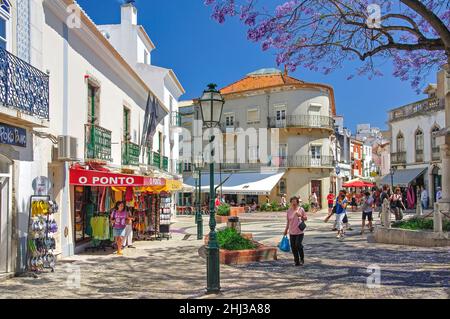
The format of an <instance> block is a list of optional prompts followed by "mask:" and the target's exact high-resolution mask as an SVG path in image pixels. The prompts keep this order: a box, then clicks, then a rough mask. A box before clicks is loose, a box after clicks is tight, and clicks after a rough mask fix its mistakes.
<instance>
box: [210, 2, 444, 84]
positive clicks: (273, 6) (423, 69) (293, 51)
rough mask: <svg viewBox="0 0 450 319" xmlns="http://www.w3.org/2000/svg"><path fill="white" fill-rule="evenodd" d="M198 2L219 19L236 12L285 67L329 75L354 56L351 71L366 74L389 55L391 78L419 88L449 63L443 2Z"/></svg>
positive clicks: (253, 36)
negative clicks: (355, 63) (354, 67)
mask: <svg viewBox="0 0 450 319" xmlns="http://www.w3.org/2000/svg"><path fill="white" fill-rule="evenodd" d="M204 1H205V4H206V5H209V6H212V7H213V8H214V11H213V14H212V17H213V18H214V19H215V20H217V21H218V22H219V23H224V22H225V19H226V18H227V17H231V16H237V17H238V18H239V19H240V20H241V21H242V22H243V23H244V24H245V25H247V26H248V38H249V39H250V40H251V41H254V42H260V43H261V45H262V49H263V50H269V49H274V50H275V51H276V54H277V57H276V61H277V64H278V65H285V66H286V67H287V68H288V69H289V70H290V71H294V70H295V69H296V68H297V67H299V66H302V67H306V68H309V69H311V70H316V71H322V72H324V73H325V74H327V73H329V72H332V71H333V70H336V69H339V68H341V67H343V66H344V64H345V62H346V61H351V60H355V59H359V60H361V61H362V62H361V66H360V67H358V69H357V70H356V74H359V75H368V76H369V77H372V76H374V75H381V72H380V71H379V68H378V67H379V66H380V65H381V63H383V62H384V61H385V60H391V61H392V62H393V65H394V73H393V74H394V76H396V77H399V78H401V79H402V80H405V81H410V82H411V83H412V86H413V87H414V88H415V89H417V90H419V88H420V86H421V85H422V84H423V80H424V78H425V76H426V75H427V74H428V73H429V72H430V71H431V70H435V69H436V68H437V67H441V66H442V65H444V64H446V63H449V62H450V31H449V25H450V1H449V0H439V1H438V0H424V1H419V0H396V1H394V0H380V1H375V0H373V1H366V0H291V1H286V0H204ZM353 73H354V72H353ZM351 77H353V74H350V75H349V78H351Z"/></svg>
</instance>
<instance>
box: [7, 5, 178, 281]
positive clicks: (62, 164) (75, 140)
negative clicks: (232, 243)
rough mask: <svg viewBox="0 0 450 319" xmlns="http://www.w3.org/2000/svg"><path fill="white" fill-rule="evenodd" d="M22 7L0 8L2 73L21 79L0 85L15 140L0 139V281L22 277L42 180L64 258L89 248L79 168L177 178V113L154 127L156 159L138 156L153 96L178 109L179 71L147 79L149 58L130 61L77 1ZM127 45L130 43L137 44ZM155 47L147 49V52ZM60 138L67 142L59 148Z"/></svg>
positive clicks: (164, 106) (162, 104) (58, 250)
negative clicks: (75, 172) (75, 174)
mask: <svg viewBox="0 0 450 319" xmlns="http://www.w3.org/2000/svg"><path fill="white" fill-rule="evenodd" d="M25 2H27V1H21V0H18V1H17V3H16V2H15V1H11V7H9V6H6V4H9V1H8V2H5V1H3V2H2V5H1V9H0V10H1V12H0V23H3V22H2V21H6V25H7V27H6V30H7V32H6V37H5V36H4V35H5V34H3V35H2V34H0V44H1V47H6V49H7V50H8V51H10V52H12V53H9V52H7V51H5V50H3V49H0V67H1V68H2V69H1V71H2V72H11V74H12V76H11V77H10V78H14V77H15V78H16V80H15V81H14V82H12V81H11V82H8V83H6V84H5V83H1V85H0V87H1V88H4V87H6V86H8V87H9V88H11V89H10V91H3V90H1V89H0V92H1V93H0V126H2V127H0V128H3V130H5V129H7V130H13V131H15V132H17V134H16V135H17V136H18V138H17V140H15V139H13V140H12V141H9V140H0V183H1V185H2V188H1V189H2V192H1V194H0V196H1V197H0V203H1V205H2V206H1V218H0V225H1V228H0V244H1V249H0V275H1V274H2V273H9V272H20V271H23V270H24V267H25V262H26V258H25V253H26V238H27V234H28V219H29V213H30V205H29V203H30V198H31V196H32V195H34V194H35V193H36V190H35V189H34V188H33V186H35V185H34V184H35V182H36V178H37V177H44V178H43V179H41V181H46V180H48V181H49V183H48V185H47V183H43V184H42V185H41V186H43V187H42V189H41V190H45V193H47V194H48V195H49V196H50V198H51V199H53V200H54V201H56V203H57V204H58V205H59V213H58V214H56V216H55V217H56V221H57V223H58V233H56V236H55V239H56V254H57V255H60V256H62V257H65V256H70V255H73V254H74V253H76V252H77V251H79V250H81V249H83V247H84V246H85V245H86V244H87V239H88V238H85V234H84V231H81V232H80V231H78V230H77V227H76V225H77V224H78V223H79V218H81V222H82V223H83V225H85V224H86V223H89V221H88V220H84V221H83V218H86V217H81V216H79V212H80V210H79V207H77V205H75V202H76V201H77V198H78V195H79V194H78V193H77V191H76V190H75V188H76V186H74V185H72V184H71V182H72V181H71V178H72V170H70V167H71V166H72V165H73V164H75V163H81V164H82V165H84V166H91V167H102V168H103V169H104V170H107V171H109V172H110V174H112V175H114V174H120V173H126V174H130V175H132V176H133V178H134V177H142V178H143V177H144V176H149V177H153V179H151V180H152V181H155V183H157V182H159V181H162V179H161V178H162V177H165V178H167V179H172V178H178V176H179V175H178V174H177V171H176V168H178V166H177V165H176V157H175V156H174V155H173V154H172V152H173V150H174V148H176V147H177V145H176V143H171V142H172V139H170V136H172V135H171V134H170V122H171V121H170V119H171V116H170V115H167V116H166V117H165V118H164V122H163V123H162V124H160V125H158V127H157V129H156V130H157V131H156V132H157V133H156V134H155V135H154V137H153V150H152V151H153V152H152V153H151V152H149V153H148V154H143V153H141V152H140V145H139V144H140V143H141V138H142V135H143V127H144V121H145V117H146V110H147V109H148V108H147V106H148V101H149V97H150V101H154V102H155V103H156V104H157V105H159V109H161V110H162V111H165V112H166V113H168V114H169V112H170V111H171V109H172V110H174V112H176V110H177V105H176V100H177V99H178V97H179V95H180V94H181V93H182V92H184V91H183V89H182V87H181V85H180V84H179V83H178V82H177V80H176V77H175V76H174V74H173V72H172V71H170V70H166V71H161V72H159V73H158V74H159V75H158V77H157V76H155V78H154V79H153V80H152V81H147V80H146V79H145V74H144V73H143V72H141V71H139V70H138V69H139V63H141V62H142V61H144V62H145V59H144V60H140V58H135V59H134V60H133V57H128V56H127V59H130V60H126V59H125V58H124V57H123V56H122V55H121V53H119V51H118V50H117V49H116V48H115V47H114V45H113V44H112V43H111V42H110V41H109V40H107V39H106V38H105V36H104V35H103V33H102V32H101V30H100V29H99V28H98V27H97V26H96V25H95V24H94V22H93V21H92V20H91V19H90V18H89V17H88V16H87V14H86V13H85V12H84V11H83V10H78V9H81V8H79V7H78V5H77V4H76V2H74V1H73V0H30V1H29V5H23V4H24V3H25ZM69 6H72V7H69ZM11 8H12V9H11ZM74 8H76V9H77V10H75V12H78V11H80V12H79V13H80V14H79V16H77V15H75V20H76V21H75V22H79V24H78V23H75V24H73V22H74V21H73V18H74V16H73V15H72V14H73V12H74V11H73V9H74ZM5 9H6V10H5ZM125 9H128V7H126V8H125ZM126 12H127V11H126V10H125V13H126ZM4 17H7V18H8V19H7V20H5V19H3V18H4ZM27 17H28V18H27ZM30 17H32V18H30ZM78 17H79V19H78ZM77 19H78V20H77ZM124 19H126V18H125V17H124ZM19 21H20V23H19ZM14 25H17V26H18V27H13V26H14ZM19 26H20V27H19ZM136 28H138V29H139V30H140V31H139V32H140V34H142V33H143V32H145V31H144V30H143V28H141V27H136ZM0 30H1V28H0ZM130 39H131V38H128V42H127V43H128V44H129V45H130V46H132V47H133V46H136V42H134V43H133V42H131V40H130ZM144 40H145V39H144ZM144 42H145V41H144ZM150 42H151V41H149V39H147V42H145V44H146V45H147V47H149V48H150V47H151V46H152V45H151V44H150ZM130 43H131V44H130ZM124 46H125V43H124ZM141 52H142V54H143V55H145V54H144V53H143V52H144V51H143V50H141ZM13 54H17V55H19V56H20V57H21V58H22V60H25V61H22V60H20V59H17V58H16V57H14V56H13ZM5 62H7V63H5ZM24 62H31V63H32V64H33V65H34V67H31V66H29V65H28V64H26V63H24ZM142 64H144V63H142ZM39 70H40V71H39ZM42 71H43V72H42ZM141 73H142V74H141ZM20 76H23V77H20ZM10 78H8V79H10ZM2 79H3V78H2ZM2 79H0V81H2ZM166 90H167V91H166ZM30 92H31V93H33V94H29V93H30ZM19 97H20V98H19ZM175 122H176V121H175ZM172 124H173V123H172ZM176 125H178V123H176ZM24 136H26V139H25V138H24ZM58 136H64V137H65V138H61V139H60V140H59V141H58V138H57V137H58ZM69 137H71V138H69ZM62 141H64V143H61V142H62ZM173 153H174V154H175V155H177V153H178V152H177V151H176V152H173ZM171 156H172V157H171ZM173 157H175V160H174V161H172V163H173V164H172V165H170V161H169V160H170V159H172V160H173ZM156 163H157V165H156ZM108 174H109V173H108ZM112 175H111V176H112ZM114 176H118V175H114ZM148 180H150V179H148Z"/></svg>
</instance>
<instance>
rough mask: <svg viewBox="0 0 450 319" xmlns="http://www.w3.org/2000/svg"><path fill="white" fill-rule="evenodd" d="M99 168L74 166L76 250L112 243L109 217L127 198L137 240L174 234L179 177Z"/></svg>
mask: <svg viewBox="0 0 450 319" xmlns="http://www.w3.org/2000/svg"><path fill="white" fill-rule="evenodd" d="M96 169H97V170H91V169H80V168H79V167H78V168H71V169H70V185H71V187H72V188H73V205H72V207H73V212H72V224H73V240H74V243H75V253H80V252H82V251H85V250H99V249H106V248H109V247H110V246H111V243H112V242H113V236H112V229H111V226H110V223H109V220H110V214H111V212H112V211H113V210H114V208H115V206H116V204H117V203H118V202H125V203H126V209H127V211H128V212H130V213H131V217H132V219H133V221H132V229H133V235H132V236H133V240H155V239H162V238H170V224H171V216H172V196H171V195H172V192H173V191H174V189H176V188H177V186H179V184H178V183H176V181H169V180H166V179H164V178H156V177H148V176H141V175H128V174H121V173H115V172H112V171H109V169H107V168H96ZM98 169H101V170H98Z"/></svg>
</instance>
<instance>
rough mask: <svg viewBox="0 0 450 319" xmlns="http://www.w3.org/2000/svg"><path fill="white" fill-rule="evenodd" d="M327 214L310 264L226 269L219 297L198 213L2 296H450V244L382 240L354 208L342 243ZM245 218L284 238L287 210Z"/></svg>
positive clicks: (248, 225) (10, 285)
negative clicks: (209, 276)
mask: <svg viewBox="0 0 450 319" xmlns="http://www.w3.org/2000/svg"><path fill="white" fill-rule="evenodd" d="M324 216H325V214H324V213H317V214H315V215H310V221H309V222H308V229H307V230H308V231H307V235H306V237H305V242H304V244H305V255H306V260H305V261H306V264H305V266H304V267H302V268H299V267H294V266H293V260H292V257H291V255H290V254H287V253H282V252H279V255H278V260H277V261H271V262H265V263H255V264H249V265H239V266H221V285H222V290H223V292H222V294H221V295H219V296H206V295H205V294H204V287H205V284H206V279H205V278H206V263H205V260H204V259H203V258H201V257H199V249H200V248H201V246H202V243H201V242H200V241H197V240H196V228H195V225H194V220H193V217H177V220H176V222H175V224H174V225H173V229H174V233H173V239H172V240H169V241H166V240H164V241H162V242H137V243H136V246H137V249H127V250H126V251H125V255H124V256H123V257H119V256H116V255H113V254H112V251H108V252H107V253H103V252H101V253H87V254H83V255H77V256H74V257H71V258H70V259H66V260H64V261H61V262H59V263H58V267H57V270H56V272H55V273H46V274H42V275H40V276H39V277H38V278H37V279H36V278H30V277H19V278H14V279H10V280H7V281H4V282H1V283H0V297H1V298H41V297H43V296H45V297H46V298H217V297H218V298H243V299H246V298H450V282H449V281H450V252H449V249H448V248H433V249H426V248H419V247H406V246H391V245H381V244H375V243H373V242H372V241H371V239H370V235H369V238H367V237H368V236H367V235H364V236H361V235H359V231H360V225H359V224H360V213H351V215H350V221H351V223H352V225H353V227H354V231H350V232H349V233H348V236H347V237H346V238H345V239H344V240H343V241H338V240H337V239H336V238H335V233H334V232H332V231H331V226H332V223H328V224H325V223H324V222H323V219H324ZM204 221H205V228H204V229H205V232H206V230H207V229H208V227H207V222H208V218H207V217H206V218H204ZM241 221H242V229H243V231H244V232H251V233H253V235H254V238H255V239H256V240H258V241H260V242H262V243H264V244H267V245H276V244H277V243H278V242H279V240H280V239H281V233H282V231H283V228H284V226H285V217H284V214H282V213H257V214H251V215H250V214H249V215H245V216H242V217H241ZM220 226H223V225H220ZM368 266H372V267H375V268H376V267H379V270H380V278H381V281H380V285H379V286H378V287H376V288H369V287H368V285H367V282H368V279H367V278H368V277H369V276H370V273H369V272H368V268H367V267H368ZM77 272H79V274H80V276H79V279H80V280H79V282H78V281H77V278H78V277H77ZM369 283H372V281H369Z"/></svg>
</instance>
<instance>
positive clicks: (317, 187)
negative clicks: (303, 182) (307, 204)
mask: <svg viewBox="0 0 450 319" xmlns="http://www.w3.org/2000/svg"><path fill="white" fill-rule="evenodd" d="M312 193H316V195H317V202H318V203H319V207H320V208H322V181H317V180H313V181H311V194H312Z"/></svg>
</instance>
